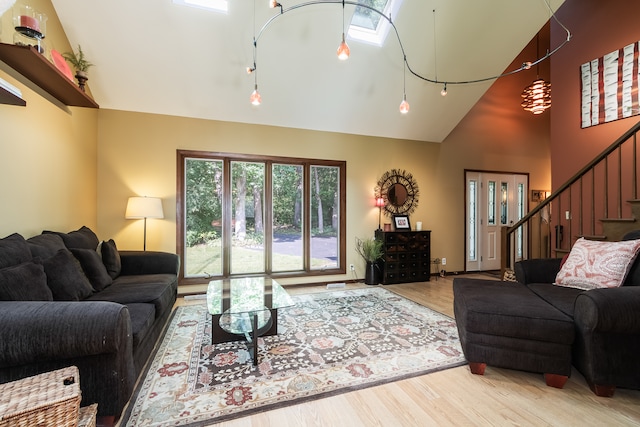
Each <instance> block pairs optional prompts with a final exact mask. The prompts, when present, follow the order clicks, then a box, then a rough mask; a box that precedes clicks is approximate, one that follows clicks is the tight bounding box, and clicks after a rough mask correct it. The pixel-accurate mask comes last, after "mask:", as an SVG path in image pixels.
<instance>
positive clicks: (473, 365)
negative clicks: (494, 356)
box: [469, 362, 487, 375]
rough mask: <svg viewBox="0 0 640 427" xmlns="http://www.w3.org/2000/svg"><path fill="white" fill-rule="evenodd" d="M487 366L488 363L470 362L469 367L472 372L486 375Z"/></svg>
mask: <svg viewBox="0 0 640 427" xmlns="http://www.w3.org/2000/svg"><path fill="white" fill-rule="evenodd" d="M486 367H487V364H486V363H479V362H469V369H471V373H472V374H475V375H484V369H485V368H486Z"/></svg>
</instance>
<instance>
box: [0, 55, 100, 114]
mask: <svg viewBox="0 0 640 427" xmlns="http://www.w3.org/2000/svg"><path fill="white" fill-rule="evenodd" d="M0 60H2V61H3V62H4V63H5V64H7V65H8V66H10V67H11V68H13V69H14V70H16V71H17V72H18V73H20V74H22V75H23V76H24V77H26V78H27V79H29V80H31V81H32V82H33V83H34V84H35V85H37V86H39V87H40V88H42V89H43V90H44V91H45V92H47V93H49V94H50V95H51V96H53V97H54V98H56V99H57V100H58V101H60V102H62V103H63V104H65V105H68V106H71V107H87V108H100V107H99V105H98V104H96V102H95V101H94V100H93V99H91V98H90V97H89V96H88V95H87V94H86V93H84V92H83V91H81V90H80V88H79V87H78V86H76V84H75V83H74V82H72V81H71V80H69V79H68V78H67V77H66V76H65V75H64V74H62V73H61V72H60V71H59V70H58V69H57V68H56V66H55V65H53V64H52V63H51V62H49V61H48V60H47V59H46V58H45V57H44V56H42V55H41V54H40V53H38V51H37V50H36V49H35V48H33V47H30V46H17V45H13V44H6V43H0ZM3 99H4V98H3V97H2V95H0V101H2V100H3ZM14 105H19V104H14Z"/></svg>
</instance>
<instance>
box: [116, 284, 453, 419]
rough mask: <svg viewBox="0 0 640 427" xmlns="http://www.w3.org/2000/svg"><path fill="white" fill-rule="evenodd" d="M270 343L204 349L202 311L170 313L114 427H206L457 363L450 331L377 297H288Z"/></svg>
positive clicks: (366, 293) (400, 301)
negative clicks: (255, 360) (253, 353)
mask: <svg viewBox="0 0 640 427" xmlns="http://www.w3.org/2000/svg"><path fill="white" fill-rule="evenodd" d="M292 298H293V299H294V301H295V303H296V305H295V306H293V307H289V308H286V309H281V310H280V311H279V312H278V335H274V336H266V337H262V338H260V339H259V345H260V352H259V354H260V361H259V365H258V366H253V365H252V363H251V358H250V356H249V352H248V350H247V344H246V343H245V342H243V341H238V342H230V343H223V344H216V345H212V344H211V316H210V315H209V314H208V313H207V308H206V305H205V304H204V303H203V304H202V305H192V306H184V307H178V308H177V309H176V311H175V314H174V316H173V318H172V319H171V321H170V323H169V326H168V328H167V331H166V334H165V337H164V339H163V340H162V343H161V344H160V345H159V347H158V349H157V352H156V354H155V356H154V357H153V359H152V361H151V363H150V364H149V366H148V371H147V373H146V375H145V376H144V379H143V380H141V381H140V383H139V384H138V388H137V390H136V392H135V393H134V397H132V401H131V402H130V404H129V406H128V408H127V409H126V411H125V413H124V414H123V417H122V420H121V424H120V425H121V426H207V425H212V424H215V423H217V422H220V421H223V420H228V419H231V418H237V417H241V416H246V415H249V414H251V413H255V412H262V411H266V410H269V409H274V408H279V407H282V406H285V405H292V404H297V403H301V402H304V401H307V400H311V399H318V398H322V397H326V396H331V395H335V394H338V393H344V392H348V391H353V390H358V389H361V388H364V387H371V386H375V385H379V384H383V383H387V382H391V381H397V380H400V379H404V378H409V377H414V376H418V375H423V374H426V373H429V372H434V371H438V370H442V369H448V368H452V367H455V366H460V365H462V364H464V363H465V359H464V356H463V354H462V349H461V347H460V342H459V339H458V331H457V328H456V324H455V321H454V320H453V319H451V318H450V317H447V316H445V315H443V314H440V313H437V312H435V311H433V310H430V309H428V308H426V307H423V306H421V305H419V304H417V303H414V302H413V301H410V300H408V299H406V298H403V297H401V296H399V295H397V294H395V293H393V292H390V291H388V290H386V289H383V288H381V287H376V288H365V289H355V290H342V291H336V292H323V293H316V294H306V295H294V296H292Z"/></svg>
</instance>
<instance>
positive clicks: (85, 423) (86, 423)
mask: <svg viewBox="0 0 640 427" xmlns="http://www.w3.org/2000/svg"><path fill="white" fill-rule="evenodd" d="M97 414H98V404H97V403H94V404H93V405H89V406H83V407H82V408H80V416H79V417H78V427H96V415H97Z"/></svg>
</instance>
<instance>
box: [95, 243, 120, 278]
mask: <svg viewBox="0 0 640 427" xmlns="http://www.w3.org/2000/svg"><path fill="white" fill-rule="evenodd" d="M100 249H101V254H102V263H103V264H104V266H105V267H106V269H107V273H109V276H111V278H112V279H115V278H116V277H118V276H119V275H120V271H122V260H121V259H120V253H119V252H118V248H117V247H116V242H114V241H113V239H109V240H107V241H104V242H102V245H100Z"/></svg>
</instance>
